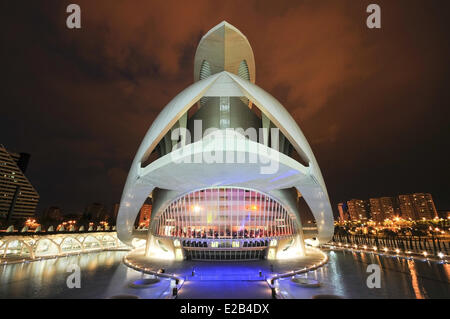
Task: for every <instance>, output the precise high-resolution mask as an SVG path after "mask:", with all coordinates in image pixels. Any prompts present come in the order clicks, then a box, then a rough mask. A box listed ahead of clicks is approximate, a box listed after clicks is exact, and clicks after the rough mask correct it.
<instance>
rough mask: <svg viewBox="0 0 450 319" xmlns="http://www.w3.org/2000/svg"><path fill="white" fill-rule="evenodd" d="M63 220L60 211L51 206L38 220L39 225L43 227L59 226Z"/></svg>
mask: <svg viewBox="0 0 450 319" xmlns="http://www.w3.org/2000/svg"><path fill="white" fill-rule="evenodd" d="M62 220H63V215H62V212H61V209H60V208H59V207H56V206H51V207H49V208H47V210H46V211H45V212H44V214H43V215H42V217H41V218H40V221H41V223H43V224H44V225H53V224H59V223H60V222H62Z"/></svg>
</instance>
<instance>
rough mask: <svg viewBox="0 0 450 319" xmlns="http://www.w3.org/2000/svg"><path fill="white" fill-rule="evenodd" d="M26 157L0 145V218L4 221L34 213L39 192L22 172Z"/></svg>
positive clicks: (29, 215) (24, 167) (20, 218)
mask: <svg viewBox="0 0 450 319" xmlns="http://www.w3.org/2000/svg"><path fill="white" fill-rule="evenodd" d="M24 158H25V160H24ZM28 158H29V155H27V154H18V153H13V152H8V150H6V148H5V147H4V146H3V145H0V219H3V220H6V223H14V222H16V221H18V220H23V219H26V218H30V217H34V215H35V212H36V206H37V204H38V202H39V194H38V192H37V191H36V189H35V188H34V187H33V185H32V184H31V183H30V181H29V180H28V178H27V177H26V176H25V174H24V171H25V169H26V165H27V162H28Z"/></svg>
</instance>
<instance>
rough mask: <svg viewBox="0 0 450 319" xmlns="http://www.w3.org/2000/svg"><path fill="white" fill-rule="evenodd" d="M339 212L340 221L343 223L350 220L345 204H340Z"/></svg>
mask: <svg viewBox="0 0 450 319" xmlns="http://www.w3.org/2000/svg"><path fill="white" fill-rule="evenodd" d="M338 211H339V221H341V222H343V221H346V220H347V219H348V214H347V212H346V210H345V204H344V203H339V204H338Z"/></svg>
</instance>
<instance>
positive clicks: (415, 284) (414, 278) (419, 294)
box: [407, 260, 424, 299]
mask: <svg viewBox="0 0 450 319" xmlns="http://www.w3.org/2000/svg"><path fill="white" fill-rule="evenodd" d="M407 263H408V268H409V272H410V274H411V284H412V287H413V290H414V294H415V295H416V298H417V299H424V296H423V295H422V292H421V291H420V287H419V280H418V278H417V273H416V265H415V263H414V261H412V260H408V261H407Z"/></svg>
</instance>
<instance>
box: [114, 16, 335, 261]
mask: <svg viewBox="0 0 450 319" xmlns="http://www.w3.org/2000/svg"><path fill="white" fill-rule="evenodd" d="M194 80H195V82H194V83H193V84H192V85H190V86H189V87H187V88H186V89H184V90H183V91H182V92H180V93H179V94H178V95H177V96H175V97H174V98H173V99H172V101H170V103H169V104H167V105H166V107H165V108H164V109H163V110H162V111H161V113H160V114H159V115H158V117H157V118H156V120H155V121H154V122H153V124H152V125H151V127H150V129H149V130H148V132H147V134H146V135H145V137H144V139H143V141H142V143H141V146H140V147H139V150H138V152H137V154H136V156H135V158H134V161H133V164H132V166H131V169H130V172H129V174H128V178H127V182H126V185H125V188H124V191H123V195H122V200H121V203H120V209H119V214H118V218H117V230H118V236H119V238H120V240H122V241H124V242H127V243H130V242H131V241H132V240H133V238H136V237H142V235H138V234H137V232H136V231H134V222H135V219H136V216H137V214H138V212H139V210H140V208H141V207H142V205H143V203H144V202H145V200H146V199H147V197H149V196H150V197H151V198H152V201H153V208H152V216H151V222H150V227H149V230H148V233H146V234H145V237H146V238H145V239H146V240H147V242H146V255H147V256H149V257H157V258H169V259H174V258H175V259H186V258H187V259H213V260H248V259H259V258H269V259H271V258H272V259H275V258H289V257H292V256H301V255H303V254H304V251H305V249H304V236H303V230H302V223H301V220H300V216H299V211H298V205H297V204H298V198H299V196H302V197H303V198H304V199H305V201H306V203H307V204H308V206H309V207H310V209H311V211H312V213H313V215H314V217H315V219H316V223H317V228H318V240H319V241H320V242H322V243H323V242H327V241H329V240H330V239H331V237H332V235H333V229H334V226H333V214H332V210H331V206H330V202H329V199H328V194H327V190H326V187H325V183H324V180H323V178H322V174H321V172H320V168H319V166H318V164H317V161H316V159H315V157H314V154H313V152H312V150H311V147H310V146H309V144H308V142H307V141H306V138H305V136H304V135H303V133H302V132H301V130H300V128H299V127H298V125H297V124H296V122H295V120H294V119H293V118H292V117H291V116H290V114H289V113H288V112H287V111H286V109H285V108H284V107H283V106H282V105H281V104H280V103H279V102H278V101H277V100H276V99H275V98H274V97H273V96H271V95H270V94H269V93H267V92H266V91H264V90H263V89H261V88H260V87H258V86H257V85H255V84H254V83H255V61H254V57H253V51H252V49H251V46H250V44H249V42H248V40H247V38H246V37H245V36H244V35H243V34H242V33H241V32H240V31H239V30H237V29H236V28H235V27H233V26H232V25H230V24H228V23H227V22H222V23H220V24H219V25H217V26H215V27H214V28H212V29H211V30H210V31H208V33H206V34H205V35H204V36H203V38H202V39H201V41H200V43H199V45H198V48H197V52H196V55H195V67H194Z"/></svg>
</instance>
